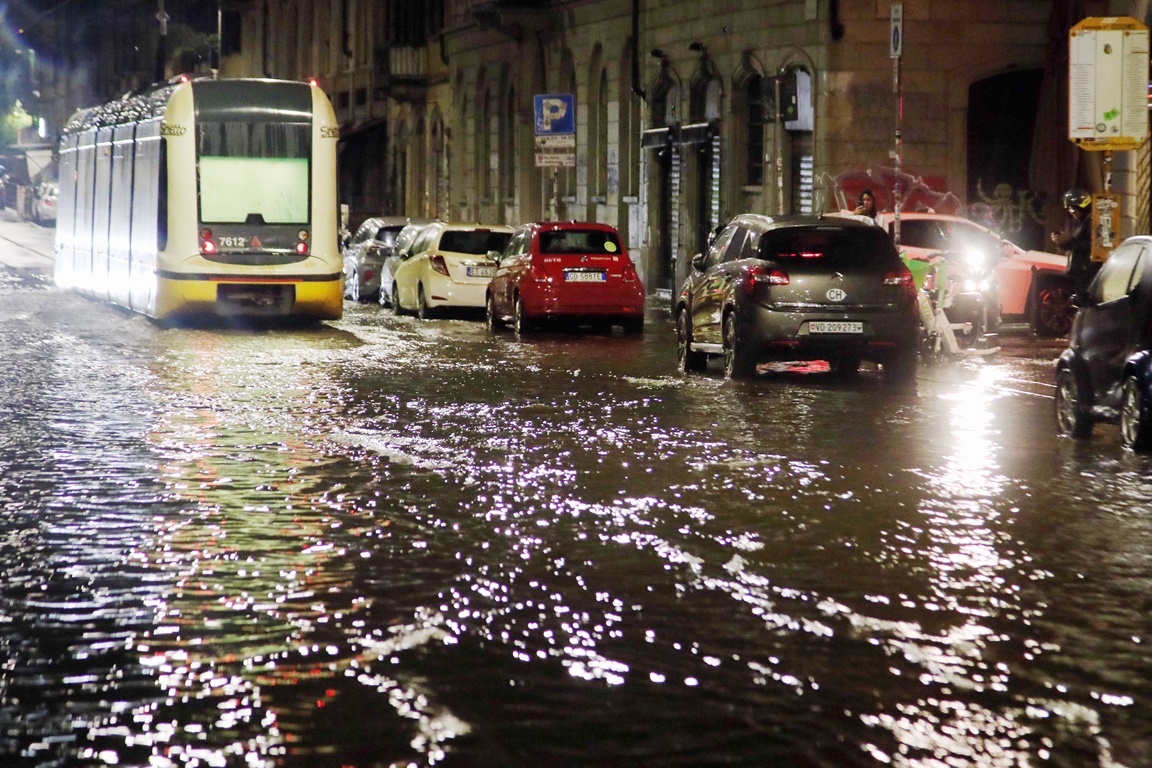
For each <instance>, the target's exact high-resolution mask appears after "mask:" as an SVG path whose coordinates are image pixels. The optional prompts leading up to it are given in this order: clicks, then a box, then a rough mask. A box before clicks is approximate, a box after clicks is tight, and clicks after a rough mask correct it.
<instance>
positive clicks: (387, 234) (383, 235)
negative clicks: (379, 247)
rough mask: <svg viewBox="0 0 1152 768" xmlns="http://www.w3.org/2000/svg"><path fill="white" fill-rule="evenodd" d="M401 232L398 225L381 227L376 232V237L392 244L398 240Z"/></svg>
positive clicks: (387, 243)
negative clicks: (397, 237)
mask: <svg viewBox="0 0 1152 768" xmlns="http://www.w3.org/2000/svg"><path fill="white" fill-rule="evenodd" d="M398 234H400V229H399V228H398V227H381V228H380V229H379V230H378V231H377V232H376V239H377V240H379V241H380V242H382V243H384V244H386V245H392V244H393V243H395V242H396V236H397V235H398Z"/></svg>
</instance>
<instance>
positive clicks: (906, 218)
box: [876, 211, 1076, 336]
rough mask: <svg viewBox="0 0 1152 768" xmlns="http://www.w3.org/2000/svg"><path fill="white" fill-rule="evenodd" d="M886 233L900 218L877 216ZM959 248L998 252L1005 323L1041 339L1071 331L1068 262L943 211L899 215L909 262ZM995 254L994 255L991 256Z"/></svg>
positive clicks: (891, 231)
mask: <svg viewBox="0 0 1152 768" xmlns="http://www.w3.org/2000/svg"><path fill="white" fill-rule="evenodd" d="M876 218H877V220H878V221H879V222H880V224H881V226H883V227H884V228H885V229H886V230H888V234H890V235H894V234H895V218H896V214H894V213H892V212H891V211H887V212H884V213H880V214H877V216H876ZM959 247H983V248H985V249H987V250H988V251H990V252H992V253H995V254H996V267H995V271H996V281H997V283H999V291H1000V315H1001V317H1002V318H1003V319H1004V320H1005V321H1009V322H1011V321H1025V320H1026V321H1027V322H1029V323H1030V324H1031V325H1032V329H1033V330H1034V331H1035V332H1036V333H1037V334H1040V335H1049V336H1051V335H1060V334H1062V333H1067V332H1068V329H1069V328H1070V327H1071V324H1072V316H1073V315H1074V314H1075V312H1076V308H1075V306H1074V305H1073V303H1072V298H1073V297H1072V286H1071V283H1070V282H1069V281H1068V280H1067V278H1066V276H1065V271H1066V269H1067V265H1068V258H1067V257H1066V256H1064V255H1063V254H1058V253H1048V252H1046V251H1026V250H1024V249H1023V248H1021V247H1019V246H1018V245H1016V244H1014V243H1012V242H1011V241H1009V240H1005V239H1003V238H1001V237H1000V236H999V235H997V234H996V233H994V232H992V231H991V230H989V229H988V228H987V227H984V226H981V225H980V224H977V223H976V222H974V221H970V220H969V219H965V218H963V217H960V216H949V215H947V214H942V213H901V214H900V250H901V251H906V252H907V253H908V255H909V256H910V257H911V258H914V259H916V258H919V259H926V258H928V257H929V256H931V255H932V254H934V253H940V252H941V251H949V250H955V249H957V248H959ZM990 256H991V254H990Z"/></svg>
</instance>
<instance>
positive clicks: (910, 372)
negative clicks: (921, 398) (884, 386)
mask: <svg viewBox="0 0 1152 768" xmlns="http://www.w3.org/2000/svg"><path fill="white" fill-rule="evenodd" d="M917 361H918V358H917V350H916V348H915V347H908V348H907V349H901V350H900V351H898V352H897V353H896V354H895V355H893V356H892V357H891V358H890V359H889V360H887V361H886V362H884V363H883V364H881V366H880V367H881V370H882V371H883V374H884V380H885V381H887V382H889V383H890V384H897V385H901V384H911V383H912V382H914V381H915V380H916V364H917Z"/></svg>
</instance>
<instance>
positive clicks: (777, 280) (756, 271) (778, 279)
mask: <svg viewBox="0 0 1152 768" xmlns="http://www.w3.org/2000/svg"><path fill="white" fill-rule="evenodd" d="M790 282H792V281H791V279H789V277H788V273H787V272H785V271H784V270H782V269H768V267H765V266H760V265H757V266H754V267H749V268H748V269H747V271H745V272H744V280H743V282H742V283H741V287H742V288H743V289H744V293H745V294H747V295H749V296H751V295H752V294H753V293H755V292H756V286H757V284H761V283H764V284H767V285H788V284H789V283H790Z"/></svg>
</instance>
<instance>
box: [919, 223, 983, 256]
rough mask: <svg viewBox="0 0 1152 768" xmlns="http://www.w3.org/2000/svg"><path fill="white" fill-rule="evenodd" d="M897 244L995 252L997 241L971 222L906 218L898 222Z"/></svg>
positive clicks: (936, 249) (930, 248)
mask: <svg viewBox="0 0 1152 768" xmlns="http://www.w3.org/2000/svg"><path fill="white" fill-rule="evenodd" d="M900 243H901V245H907V246H909V247H911V248H926V249H929V250H934V251H966V250H970V249H973V248H975V249H978V250H981V251H987V252H989V253H994V252H995V251H996V250H997V249H998V248H999V245H1000V244H999V242H997V240H996V238H995V237H994V236H992V235H990V234H989V233H988V232H985V231H984V230H982V229H980V228H979V227H976V226H974V225H972V224H966V223H964V222H962V221H949V220H947V219H905V220H902V221H901V222H900Z"/></svg>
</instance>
